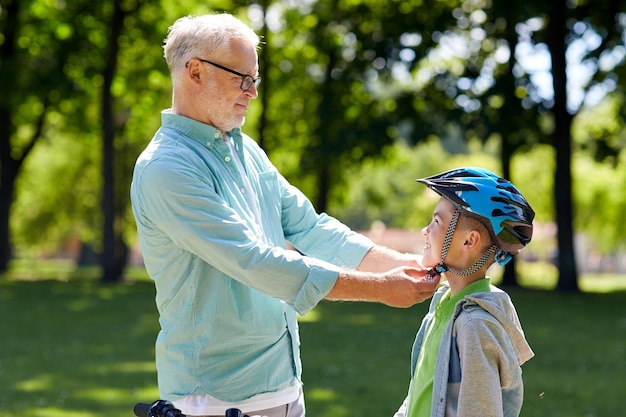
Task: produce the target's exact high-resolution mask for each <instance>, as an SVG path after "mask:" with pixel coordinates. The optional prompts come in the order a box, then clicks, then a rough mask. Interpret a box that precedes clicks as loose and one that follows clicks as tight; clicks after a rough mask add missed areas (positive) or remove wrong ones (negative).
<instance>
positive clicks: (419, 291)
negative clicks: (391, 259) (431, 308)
mask: <svg viewBox="0 0 626 417" xmlns="http://www.w3.org/2000/svg"><path fill="white" fill-rule="evenodd" d="M427 272H428V270H425V269H424V268H411V267H400V268H396V269H392V270H391V271H389V272H386V273H384V274H383V281H382V283H381V285H382V287H381V289H380V292H379V294H380V300H379V301H380V302H381V303H383V304H387V305H389V306H392V307H400V308H407V307H411V306H412V305H414V304H417V303H421V302H422V301H424V300H427V299H429V298H430V297H432V296H433V294H434V293H435V291H436V290H437V286H438V285H439V280H440V278H441V277H440V276H439V275H436V276H435V277H434V278H431V277H430V276H428V275H426V274H427Z"/></svg>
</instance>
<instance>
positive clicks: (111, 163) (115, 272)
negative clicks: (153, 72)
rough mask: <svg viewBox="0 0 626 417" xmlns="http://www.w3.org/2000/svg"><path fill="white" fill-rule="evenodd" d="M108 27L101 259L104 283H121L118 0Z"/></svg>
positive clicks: (120, 17)
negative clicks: (117, 193) (116, 87)
mask: <svg viewBox="0 0 626 417" xmlns="http://www.w3.org/2000/svg"><path fill="white" fill-rule="evenodd" d="M113 3H114V6H113V14H112V16H111V24H110V25H109V28H110V32H109V40H108V45H109V50H108V55H107V59H106V66H105V69H104V74H103V75H104V83H103V86H102V127H103V138H102V139H103V140H102V143H103V150H102V176H103V190H102V213H103V216H104V224H103V233H102V244H103V251H102V256H101V263H102V278H101V280H102V281H103V282H119V281H121V280H122V274H123V272H124V268H125V266H126V257H127V252H128V251H127V249H126V247H125V244H124V242H123V240H122V237H121V234H120V232H119V231H117V230H116V227H115V225H116V221H115V217H116V211H115V175H114V167H115V126H114V120H113V95H112V93H111V86H112V84H113V79H114V77H115V71H116V68H117V59H118V54H119V42H118V40H119V37H120V34H121V32H122V29H123V27H124V17H125V14H126V13H125V12H124V11H123V10H122V5H121V2H120V1H119V0H115V1H114V2H113Z"/></svg>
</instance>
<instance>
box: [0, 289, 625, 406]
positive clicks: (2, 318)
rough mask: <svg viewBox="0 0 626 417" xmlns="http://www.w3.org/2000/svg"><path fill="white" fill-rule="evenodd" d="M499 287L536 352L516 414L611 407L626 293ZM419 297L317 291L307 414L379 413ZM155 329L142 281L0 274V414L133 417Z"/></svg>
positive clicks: (399, 371) (401, 369)
mask: <svg viewBox="0 0 626 417" xmlns="http://www.w3.org/2000/svg"><path fill="white" fill-rule="evenodd" d="M622 279H623V278H622ZM510 294H511V297H512V299H513V301H514V303H515V304H516V306H517V309H518V312H519V315H520V318H521V321H522V324H523V326H524V329H525V331H526V335H527V337H528V339H529V342H530V344H531V346H532V347H533V349H534V351H535V353H536V357H535V358H533V359H532V360H530V361H529V362H528V363H527V364H526V365H524V367H523V369H524V378H525V382H526V393H525V403H524V408H523V410H522V416H525V417H539V416H550V417H592V416H597V417H604V416H617V415H622V414H623V411H622V410H623V404H622V402H623V396H624V393H625V392H626V360H625V359H626V309H624V305H626V292H625V291H613V292H605V293H583V294H560V293H556V292H553V291H545V290H528V289H519V290H513V291H511V292H510ZM426 308H427V305H426V304H420V305H416V306H414V307H412V308H410V309H394V308H389V307H386V306H383V305H379V304H365V303H338V302H322V303H321V304H320V305H319V306H318V307H317V308H316V309H315V310H313V312H311V313H309V314H307V315H306V316H305V317H302V318H301V320H300V327H301V337H302V359H303V364H304V373H303V380H304V384H305V385H304V387H305V393H306V398H307V411H308V415H309V416H312V417H348V416H362V417H382V416H389V417H390V416H391V415H392V414H393V412H394V411H395V410H396V408H397V407H398V405H399V404H400V403H401V401H402V400H403V398H404V396H405V394H406V390H407V387H408V380H409V355H410V349H411V344H412V342H413V337H414V335H415V332H416V330H417V328H418V327H419V324H420V321H421V318H422V316H423V314H424V312H425V310H426ZM157 332H158V323H157V314H156V309H155V306H154V286H153V285H152V283H151V282H150V281H146V280H138V281H136V282H135V283H133V284H118V285H102V284H99V283H96V282H94V281H93V280H92V279H77V278H76V277H71V278H70V279H69V280H67V281H66V280H63V279H61V280H59V279H54V280H53V279H48V280H31V281H26V280H23V279H11V278H4V279H3V278H0V335H1V339H0V387H1V388H2V389H0V415H19V416H20V417H57V416H58V417H60V416H63V417H96V416H97V417H105V416H106V417H110V416H116V417H117V416H119V417H123V416H132V415H133V414H132V408H133V406H134V404H135V403H136V402H139V401H141V402H150V401H152V400H155V399H157V398H158V390H157V388H156V372H155V367H154V339H155V337H156V333H157Z"/></svg>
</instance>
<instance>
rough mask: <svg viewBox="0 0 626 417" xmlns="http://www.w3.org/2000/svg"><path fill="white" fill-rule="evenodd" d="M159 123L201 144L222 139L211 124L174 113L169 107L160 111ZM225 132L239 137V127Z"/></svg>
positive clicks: (236, 137)
mask: <svg viewBox="0 0 626 417" xmlns="http://www.w3.org/2000/svg"><path fill="white" fill-rule="evenodd" d="M161 123H162V125H163V126H164V127H169V128H172V129H175V130H177V131H179V132H181V133H182V134H183V135H185V136H187V137H189V138H191V139H193V140H195V141H197V142H199V143H201V144H203V145H206V144H207V143H210V142H215V141H217V140H222V134H221V133H220V131H219V130H217V129H216V128H214V127H213V126H211V125H208V124H206V123H202V122H199V121H197V120H194V119H190V118H189V117H186V116H182V115H180V114H174V113H172V110H171V109H167V110H163V111H162V112H161ZM226 133H227V134H228V135H229V136H230V137H232V138H233V139H239V138H241V128H238V127H236V128H234V129H233V130H230V131H228V132H226Z"/></svg>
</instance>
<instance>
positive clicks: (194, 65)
mask: <svg viewBox="0 0 626 417" xmlns="http://www.w3.org/2000/svg"><path fill="white" fill-rule="evenodd" d="M202 69H203V68H202V62H200V61H199V60H197V59H192V60H191V61H189V62H188V63H187V66H186V68H185V70H186V76H187V77H189V79H191V80H192V81H193V82H195V83H199V82H200V78H201V76H202Z"/></svg>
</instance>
